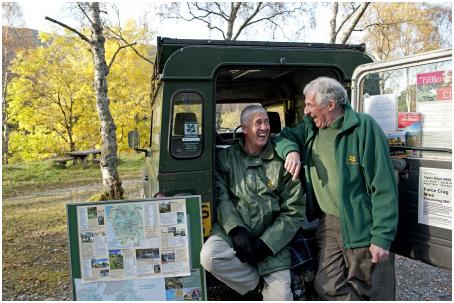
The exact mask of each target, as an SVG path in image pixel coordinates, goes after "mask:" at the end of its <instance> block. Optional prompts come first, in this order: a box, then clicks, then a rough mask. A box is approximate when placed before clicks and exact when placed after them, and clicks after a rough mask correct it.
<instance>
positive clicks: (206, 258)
mask: <svg viewBox="0 0 454 303" xmlns="http://www.w3.org/2000/svg"><path fill="white" fill-rule="evenodd" d="M207 243H208V242H207ZM207 243H205V244H204V245H203V246H202V250H201V251H200V264H201V265H202V266H203V268H205V270H206V271H209V272H213V271H214V264H213V256H214V251H213V246H211V245H206V244H207Z"/></svg>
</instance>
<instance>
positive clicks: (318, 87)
mask: <svg viewBox="0 0 454 303" xmlns="http://www.w3.org/2000/svg"><path fill="white" fill-rule="evenodd" d="M303 93H304V95H307V94H309V93H315V101H316V102H317V103H318V104H319V105H321V106H326V105H327V104H328V102H329V101H330V100H334V101H335V102H336V106H338V107H341V108H342V107H344V104H345V103H346V102H347V99H348V95H347V91H346V90H345V88H344V87H343V86H342V84H340V83H339V81H337V80H334V79H332V78H328V77H318V78H317V79H315V80H312V81H311V82H309V83H308V84H307V85H306V86H305V87H304V90H303Z"/></svg>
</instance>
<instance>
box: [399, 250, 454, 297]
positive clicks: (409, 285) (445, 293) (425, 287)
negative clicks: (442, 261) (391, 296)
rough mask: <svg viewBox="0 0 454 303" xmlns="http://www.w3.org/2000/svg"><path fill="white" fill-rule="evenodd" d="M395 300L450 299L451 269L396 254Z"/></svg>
mask: <svg viewBox="0 0 454 303" xmlns="http://www.w3.org/2000/svg"><path fill="white" fill-rule="evenodd" d="M396 300H398V301H452V300H453V297H452V271H449V270H444V269H440V268H436V267H434V266H431V265H427V264H425V263H422V262H421V261H415V260H411V259H407V258H404V257H401V256H397V255H396Z"/></svg>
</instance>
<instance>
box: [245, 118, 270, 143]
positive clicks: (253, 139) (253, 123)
mask: <svg viewBox="0 0 454 303" xmlns="http://www.w3.org/2000/svg"><path fill="white" fill-rule="evenodd" d="M243 132H244V140H245V143H246V144H247V145H249V146H251V147H255V148H260V149H262V148H263V147H264V146H265V145H266V142H267V141H268V137H269V136H270V122H269V120H268V115H267V114H266V113H264V112H256V113H253V114H252V115H251V117H250V118H249V121H248V123H247V124H246V125H243Z"/></svg>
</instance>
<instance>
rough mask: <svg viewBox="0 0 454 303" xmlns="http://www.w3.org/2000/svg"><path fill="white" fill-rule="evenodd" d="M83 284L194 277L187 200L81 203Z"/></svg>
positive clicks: (80, 238)
mask: <svg viewBox="0 0 454 303" xmlns="http://www.w3.org/2000/svg"><path fill="white" fill-rule="evenodd" d="M77 221H78V226H79V248H80V249H79V251H80V263H81V282H82V283H83V282H101V281H118V280H131V279H136V278H158V277H159V278H161V277H173V276H187V275H190V272H191V267H190V258H189V242H188V224H187V215H186V204H185V199H172V200H165V201H162V200H161V201H146V202H135V203H121V204H118V203H117V204H100V205H91V206H78V207H77Z"/></svg>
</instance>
